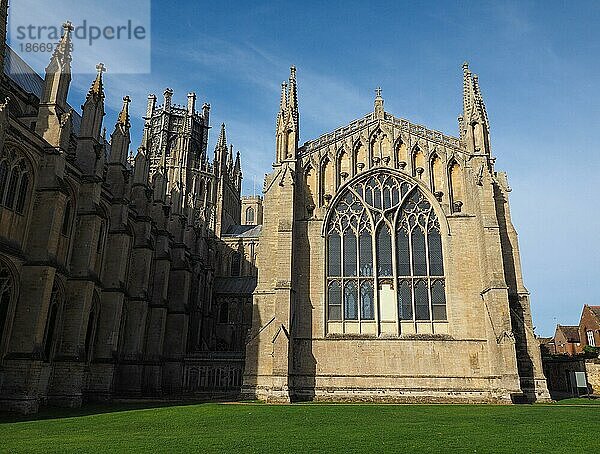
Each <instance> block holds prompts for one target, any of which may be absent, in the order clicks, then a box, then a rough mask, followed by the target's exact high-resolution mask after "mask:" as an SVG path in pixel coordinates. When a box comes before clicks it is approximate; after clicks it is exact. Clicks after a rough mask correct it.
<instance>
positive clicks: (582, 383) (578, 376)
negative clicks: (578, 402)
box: [575, 372, 587, 388]
mask: <svg viewBox="0 0 600 454" xmlns="http://www.w3.org/2000/svg"><path fill="white" fill-rule="evenodd" d="M575 383H577V387H578V388H587V380H586V379H585V372H575Z"/></svg>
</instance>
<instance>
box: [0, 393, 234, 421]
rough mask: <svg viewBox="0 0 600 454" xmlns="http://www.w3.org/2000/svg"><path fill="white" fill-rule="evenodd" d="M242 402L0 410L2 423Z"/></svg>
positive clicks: (201, 400)
mask: <svg viewBox="0 0 600 454" xmlns="http://www.w3.org/2000/svg"><path fill="white" fill-rule="evenodd" d="M230 402H240V400H239V398H238V396H218V397H210V398H209V397H190V398H186V399H173V400H163V399H143V400H142V399H140V400H134V399H117V400H115V401H114V402H112V403H86V404H84V405H83V406H81V407H78V408H64V407H41V408H40V411H39V412H38V413H35V414H31V415H22V414H18V413H6V412H0V424H6V423H14V422H24V421H41V420H47V419H62V418H76V417H79V416H90V415H98V414H105V413H119V412H124V411H133V410H149V409H153V408H164V407H186V406H191V405H200V404H208V403H230Z"/></svg>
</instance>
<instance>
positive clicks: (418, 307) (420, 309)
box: [415, 280, 429, 320]
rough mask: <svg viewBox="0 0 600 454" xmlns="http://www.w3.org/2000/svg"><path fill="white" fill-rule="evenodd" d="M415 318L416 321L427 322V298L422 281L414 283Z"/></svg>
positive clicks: (425, 287) (425, 286)
mask: <svg viewBox="0 0 600 454" xmlns="http://www.w3.org/2000/svg"><path fill="white" fill-rule="evenodd" d="M415 316H416V319H417V320H429V296H428V294H427V283H426V282H425V281H424V280H418V281H416V283H415Z"/></svg>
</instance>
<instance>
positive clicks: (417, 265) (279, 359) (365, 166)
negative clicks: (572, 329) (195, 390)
mask: <svg viewBox="0 0 600 454" xmlns="http://www.w3.org/2000/svg"><path fill="white" fill-rule="evenodd" d="M298 105H299V99H298V94H297V81H296V69H295V68H294V67H292V68H291V74H290V78H289V82H287V83H284V84H283V85H282V91H281V103H280V110H279V114H278V116H277V129H276V131H277V132H276V152H275V163H274V166H273V167H274V168H273V172H272V173H270V174H268V175H267V176H266V178H265V184H264V202H263V219H264V222H263V227H262V232H261V235H260V243H259V247H258V257H257V267H258V270H259V273H258V283H257V287H256V289H255V291H254V296H253V311H252V324H251V327H250V333H249V335H248V340H247V346H246V364H245V372H244V383H243V388H242V392H243V394H244V395H246V396H249V397H255V398H259V399H262V400H266V401H284V402H286V401H294V400H368V401H373V400H388V401H389V400H392V401H440V402H447V401H455V402H456V401H467V402H475V401H484V402H531V401H535V400H547V399H549V395H548V391H547V387H546V381H545V378H544V375H543V372H542V367H541V360H540V352H539V348H538V345H537V341H536V338H535V334H534V332H533V325H532V321H531V312H530V307H529V293H528V292H527V289H526V288H525V286H524V284H523V279H522V274H521V262H520V257H519V247H518V242H517V233H516V231H515V229H514V226H513V224H512V222H511V217H510V209H509V203H508V194H509V192H510V187H509V185H508V182H507V177H506V174H505V173H503V172H498V171H496V169H495V157H494V156H493V155H492V153H491V146H490V132H489V121H488V117H487V114H486V109H485V105H484V102H483V97H482V95H481V90H480V88H479V82H478V78H477V76H476V75H474V74H472V73H471V72H470V70H469V67H468V64H466V63H465V64H464V65H463V112H462V115H461V116H460V117H459V121H458V126H459V134H458V137H452V136H447V135H445V134H442V133H440V132H437V131H433V130H431V129H428V128H426V127H424V126H420V125H416V124H413V123H411V122H409V121H407V120H404V119H401V118H397V117H394V116H393V115H391V114H390V113H388V112H386V111H385V109H384V101H383V98H382V97H381V90H380V89H378V90H377V91H376V97H375V102H374V106H373V110H372V111H371V112H370V113H368V114H367V115H365V116H364V117H362V118H359V119H356V120H354V121H352V122H350V123H349V124H348V125H346V126H343V127H341V128H339V129H336V130H335V131H333V132H330V133H327V134H324V135H322V136H320V137H318V138H316V139H314V140H310V141H308V142H305V143H304V144H303V145H300V144H299V140H298V137H299V130H300V119H299V107H298Z"/></svg>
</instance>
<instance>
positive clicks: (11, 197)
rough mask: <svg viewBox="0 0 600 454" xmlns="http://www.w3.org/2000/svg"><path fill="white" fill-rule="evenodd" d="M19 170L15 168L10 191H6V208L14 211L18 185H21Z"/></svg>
mask: <svg viewBox="0 0 600 454" xmlns="http://www.w3.org/2000/svg"><path fill="white" fill-rule="evenodd" d="M19 173H20V172H19V169H18V168H17V167H14V168H13V169H12V172H11V173H10V180H9V183H8V189H7V190H6V199H4V206H6V208H10V209H11V210H12V208H13V205H14V203H15V196H16V195H17V184H18V183H19Z"/></svg>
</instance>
